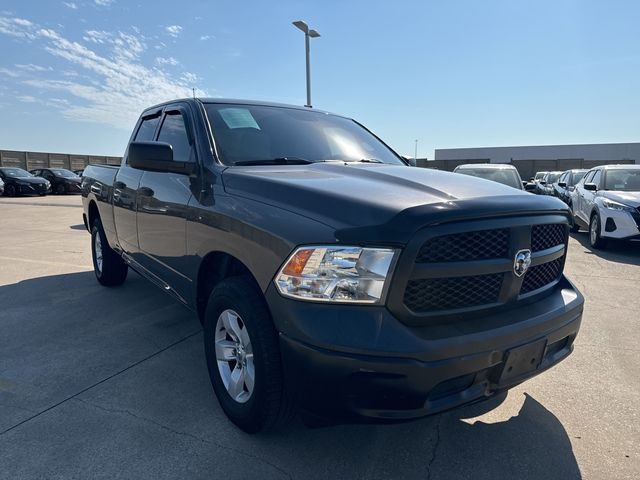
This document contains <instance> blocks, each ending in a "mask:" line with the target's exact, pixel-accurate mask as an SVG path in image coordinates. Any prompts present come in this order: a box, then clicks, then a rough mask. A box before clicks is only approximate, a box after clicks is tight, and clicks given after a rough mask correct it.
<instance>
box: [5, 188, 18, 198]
mask: <svg viewBox="0 0 640 480" xmlns="http://www.w3.org/2000/svg"><path fill="white" fill-rule="evenodd" d="M4 194H5V195H6V196H7V197H15V196H16V187H15V185H7V186H5V187H4Z"/></svg>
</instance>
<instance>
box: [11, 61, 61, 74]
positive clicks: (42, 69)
mask: <svg viewBox="0 0 640 480" xmlns="http://www.w3.org/2000/svg"><path fill="white" fill-rule="evenodd" d="M16 67H17V68H19V69H21V70H26V71H28V72H51V71H53V68H51V67H42V66H40V65H34V64H33V63H26V64H21V63H16Z"/></svg>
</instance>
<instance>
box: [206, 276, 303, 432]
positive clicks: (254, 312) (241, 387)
mask: <svg viewBox="0 0 640 480" xmlns="http://www.w3.org/2000/svg"><path fill="white" fill-rule="evenodd" d="M204 341H205V353H206V357H207V367H208V369H209V377H210V379H211V384H212V385H213V389H214V391H215V393H216V396H217V397H218V401H219V402H220V406H221V407H222V410H224V413H225V414H226V415H227V417H229V419H230V420H231V421H232V422H233V423H235V424H236V425H237V426H238V427H239V428H241V429H242V430H244V431H245V432H247V433H256V432H260V431H265V430H270V429H273V428H275V427H277V426H280V425H282V424H284V423H286V421H287V420H289V419H290V418H291V413H292V411H293V407H292V402H291V400H290V397H289V396H288V395H287V392H286V391H285V385H284V377H283V372H282V363H281V359H280V349H279V345H278V335H277V332H276V329H275V327H274V325H273V322H272V320H271V315H270V313H269V310H268V308H267V305H266V303H265V300H264V297H263V296H262V292H260V290H259V289H258V288H257V286H256V285H255V282H253V281H252V279H251V278H249V277H246V276H239V277H231V278H228V279H226V280H224V281H222V282H221V283H220V284H219V285H218V286H217V287H215V288H214V290H213V291H212V292H211V295H210V297H209V303H208V305H207V310H206V313H205V321H204Z"/></svg>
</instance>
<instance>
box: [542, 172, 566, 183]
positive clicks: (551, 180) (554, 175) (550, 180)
mask: <svg viewBox="0 0 640 480" xmlns="http://www.w3.org/2000/svg"><path fill="white" fill-rule="evenodd" d="M560 175H562V172H557V173H550V174H549V176H548V177H547V180H546V182H547V183H556V182H557V181H558V177H559V176H560Z"/></svg>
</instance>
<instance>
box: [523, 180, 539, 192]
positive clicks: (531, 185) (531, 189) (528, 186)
mask: <svg viewBox="0 0 640 480" xmlns="http://www.w3.org/2000/svg"><path fill="white" fill-rule="evenodd" d="M523 183H524V184H525V185H524V189H525V190H526V191H527V192H534V191H535V189H536V184H535V183H526V182H523Z"/></svg>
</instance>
